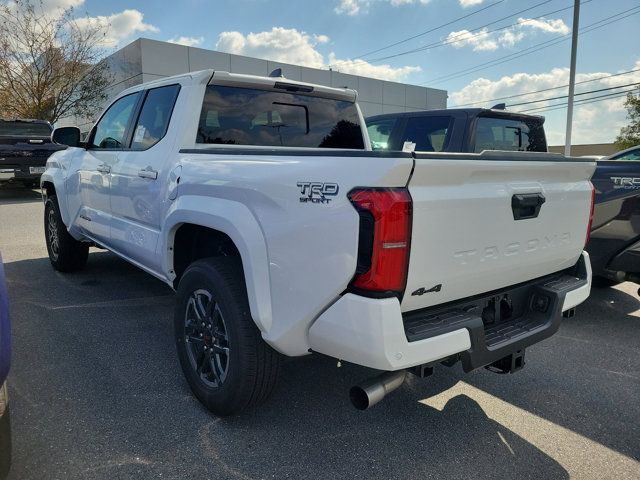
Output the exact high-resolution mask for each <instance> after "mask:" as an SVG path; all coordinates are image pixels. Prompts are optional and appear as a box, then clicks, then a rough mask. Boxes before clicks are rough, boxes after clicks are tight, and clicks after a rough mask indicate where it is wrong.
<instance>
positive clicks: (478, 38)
mask: <svg viewBox="0 0 640 480" xmlns="http://www.w3.org/2000/svg"><path fill="white" fill-rule="evenodd" d="M538 31H539V32H543V33H553V34H561V35H565V34H567V33H569V27H568V26H567V25H566V24H565V23H564V21H563V20H562V19H559V18H557V19H549V20H547V19H545V18H540V19H534V18H519V19H518V21H517V25H514V26H513V27H511V28H509V29H506V30H500V31H497V32H491V31H489V30H488V29H487V28H483V29H481V30H479V31H477V32H470V31H469V30H459V31H457V32H451V33H449V35H447V39H446V41H447V43H448V44H450V45H451V46H453V47H454V48H463V47H471V48H472V49H473V50H474V51H486V50H496V49H498V48H499V47H513V46H514V45H515V44H516V43H518V42H520V41H521V40H522V39H523V38H525V36H527V35H529V34H532V33H535V32H538Z"/></svg>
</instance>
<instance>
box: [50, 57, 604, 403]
mask: <svg viewBox="0 0 640 480" xmlns="http://www.w3.org/2000/svg"><path fill="white" fill-rule="evenodd" d="M356 96H357V94H356V92H355V91H353V90H349V89H343V88H328V87H324V86H318V85H310V84H307V83H301V82H297V81H291V80H288V79H286V78H283V77H280V76H278V77H255V76H248V75H237V74H230V73H226V72H218V71H216V72H213V71H211V70H209V71H202V72H195V73H190V74H185V75H180V76H175V77H171V78H165V79H162V80H157V81H154V82H151V83H147V84H143V85H138V86H135V87H132V88H130V89H128V90H125V91H124V92H122V93H121V94H120V95H119V96H118V97H117V98H116V99H115V100H114V101H113V103H112V104H111V105H110V106H109V107H108V108H107V109H106V110H105V112H104V113H103V115H102V116H101V117H100V119H99V120H98V122H97V123H96V125H95V126H94V127H93V129H92V130H91V132H90V134H89V136H88V137H87V140H86V142H83V143H81V142H80V139H79V130H77V129H76V128H75V127H66V128H60V129H57V130H56V131H55V132H54V134H53V139H54V141H56V142H58V143H64V144H66V145H68V146H69V148H67V149H66V150H64V151H60V152H57V153H55V154H54V155H52V156H51V157H50V159H49V160H48V162H47V169H46V171H45V173H44V175H42V181H41V186H42V191H43V197H44V200H45V215H44V222H45V233H46V242H47V248H48V251H49V256H50V259H51V263H52V265H53V267H54V268H55V269H57V270H59V271H64V272H69V271H73V270H77V269H80V268H82V267H83V266H84V264H85V263H86V261H87V255H88V249H89V247H90V246H91V245H94V246H98V247H102V248H107V249H109V250H111V251H112V252H114V253H116V254H117V255H119V256H121V257H122V258H124V259H126V260H128V261H129V262H131V263H133V264H134V265H137V266H138V267H140V268H142V269H143V270H145V271H146V272H148V273H150V274H151V275H154V276H155V277H158V278H159V279H161V280H163V281H164V282H166V283H167V284H169V285H170V286H171V287H173V288H174V289H175V290H176V291H177V304H176V309H175V335H176V337H175V338H176V344H177V350H178V356H179V359H180V363H181V366H182V369H183V371H184V374H185V376H186V378H187V381H188V383H189V385H190V387H191V389H192V390H193V392H194V393H195V395H196V396H197V397H198V399H200V401H201V402H202V403H203V404H204V405H205V406H206V407H207V408H209V409H210V410H211V411H212V412H214V413H216V414H218V415H229V414H233V413H237V412H240V411H243V410H245V409H247V408H249V407H252V406H255V405H256V404H258V403H260V402H261V401H262V400H264V399H265V398H266V397H267V396H268V394H269V393H270V392H271V391H272V389H273V386H274V383H275V381H276V377H277V375H278V371H279V364H280V360H281V356H282V355H286V356H292V357H293V356H301V355H307V354H309V353H311V352H317V353H321V354H324V355H328V356H331V357H334V358H336V359H338V360H342V361H345V362H351V363H354V364H358V365H362V366H365V367H370V368H372V369H377V370H382V371H384V373H382V374H381V375H380V376H379V377H378V378H374V379H372V380H369V381H367V382H365V383H364V384H363V385H360V386H356V387H354V388H353V389H352V390H351V399H352V401H353V403H354V405H355V406H357V407H358V408H362V409H364V408H367V407H368V406H370V405H373V404H374V403H375V402H377V401H378V400H380V399H381V398H382V397H383V396H384V394H385V393H386V392H389V391H391V390H392V389H393V388H395V387H397V386H399V385H401V384H402V382H403V380H404V378H405V375H406V372H408V371H411V372H414V373H416V374H418V375H426V374H427V373H429V372H430V371H431V369H432V366H434V365H436V364H438V363H441V362H443V363H445V364H452V363H455V362H456V361H461V362H462V365H463V367H464V369H465V370H466V371H469V370H472V369H475V368H478V367H482V366H487V367H489V368H491V369H494V370H498V371H502V372H513V371H516V370H518V369H519V368H521V367H522V366H523V364H524V349H525V348H526V347H527V346H529V345H532V344H534V343H536V342H539V341H540V340H542V339H544V338H547V337H549V336H550V335H552V334H553V333H554V332H555V331H556V330H557V329H558V327H559V324H560V321H561V319H562V316H563V313H564V314H565V316H566V315H569V314H572V313H573V308H574V307H575V306H576V305H578V304H579V303H581V302H582V301H584V300H585V299H586V298H587V296H588V295H589V291H590V288H591V268H590V263H589V258H588V256H587V254H586V253H584V252H583V247H584V245H585V239H586V237H587V233H588V231H589V228H588V225H589V222H590V212H591V211H592V207H593V188H592V185H591V184H590V182H589V178H590V177H591V174H592V172H593V170H594V167H595V165H594V162H592V161H588V160H587V161H585V160H584V159H578V158H566V157H564V156H561V155H557V154H550V153H528V152H497V151H484V152H482V153H468V154H454V153H449V154H448V153H413V152H373V151H371V146H370V142H369V138H368V136H367V130H366V128H365V125H364V121H363V117H362V114H361V113H360V110H359V108H358V105H357V103H356Z"/></svg>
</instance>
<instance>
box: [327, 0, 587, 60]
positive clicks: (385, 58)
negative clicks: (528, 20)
mask: <svg viewBox="0 0 640 480" xmlns="http://www.w3.org/2000/svg"><path fill="white" fill-rule="evenodd" d="M552 1H553V0H545V1H543V2H539V3H536V4H535V5H533V6H531V7H528V8H525V9H524V10H519V11H517V12H514V13H512V14H510V15H507V16H506V17H502V18H499V19H498V20H494V21H493V22H489V23H487V24H485V25H482V26H480V27H477V28H474V29H473V30H470V32H475V31H477V30H481V29H483V28H485V27H488V26H489V25H493V24H495V23H498V22H501V21H503V20H506V19H508V18H511V17H515V16H516V15H520V14H522V13H524V12H527V11H529V10H533V9H534V8H536V7H539V6H541V5H545V4H547V3H550V2H552ZM592 1H593V0H586V1H585V2H584V3H589V2H592ZM569 8H572V7H566V8H562V9H560V10H556V11H553V12H547V13H545V14H544V15H541V16H539V17H534V19H538V18H541V17H544V16H545V15H552V14H554V13H557V12H559V11H562V10H568V9H569ZM514 25H515V24H514ZM512 26H513V25H508V26H507V27H502V28H509V27H512ZM461 36H462V35H461V34H460V35H456V36H454V37H453V38H457V37H461ZM449 43H452V42H449ZM449 43H446V41H440V40H439V41H437V42H435V43H431V44H429V45H425V46H423V47H419V48H417V49H413V50H409V51H406V52H401V53H396V54H393V55H389V56H386V57H380V58H375V59H372V60H369V61H367V60H362V59H361V60H358V58H357V57H356V58H355V59H354V60H343V61H339V62H335V64H334V65H339V64H340V63H356V64H357V63H376V62H380V61H383V60H387V59H389V58H394V57H398V56H402V55H408V54H409V53H413V52H419V51H421V50H425V49H429V48H431V47H435V46H442V45H448V44H449ZM370 53H371V52H370Z"/></svg>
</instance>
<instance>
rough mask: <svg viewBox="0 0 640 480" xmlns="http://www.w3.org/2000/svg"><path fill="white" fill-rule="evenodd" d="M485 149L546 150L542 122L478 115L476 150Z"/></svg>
mask: <svg viewBox="0 0 640 480" xmlns="http://www.w3.org/2000/svg"><path fill="white" fill-rule="evenodd" d="M483 150H507V151H513V152H546V151H547V140H546V137H545V135H544V129H543V127H542V123H541V122H539V121H537V120H534V119H532V120H530V121H525V120H520V119H517V118H514V119H510V118H496V117H478V120H477V123H476V135H475V148H474V151H475V152H482V151H483Z"/></svg>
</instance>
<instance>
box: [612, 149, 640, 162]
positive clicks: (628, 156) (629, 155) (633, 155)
mask: <svg viewBox="0 0 640 480" xmlns="http://www.w3.org/2000/svg"><path fill="white" fill-rule="evenodd" d="M611 160H632V161H636V162H638V161H640V148H638V149H637V150H631V151H630V152H626V153H623V154H621V155H615V156H614V157H612V158H611Z"/></svg>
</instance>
